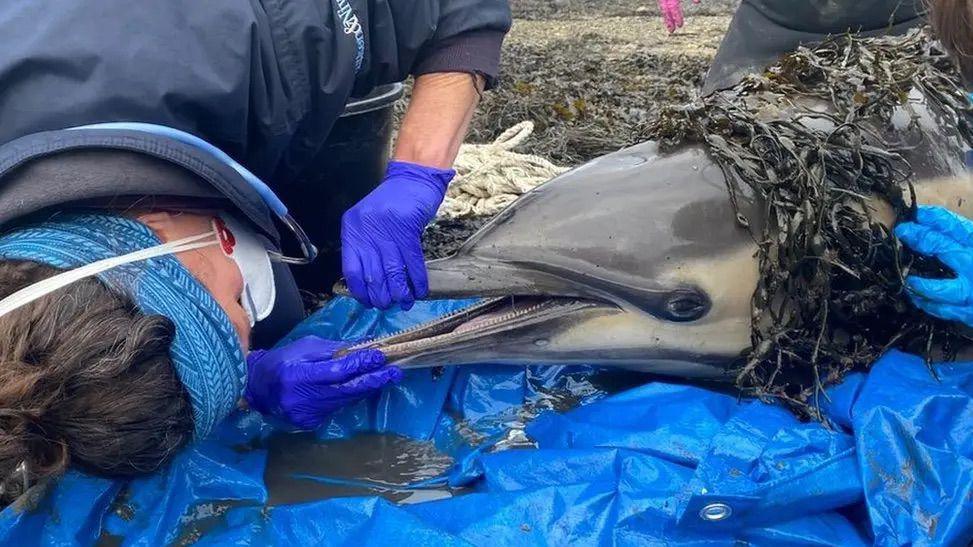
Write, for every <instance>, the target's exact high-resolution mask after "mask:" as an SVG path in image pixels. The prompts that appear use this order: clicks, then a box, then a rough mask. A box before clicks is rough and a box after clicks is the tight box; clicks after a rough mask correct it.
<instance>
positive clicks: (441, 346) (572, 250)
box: [361, 92, 973, 378]
mask: <svg viewBox="0 0 973 547" xmlns="http://www.w3.org/2000/svg"><path fill="white" fill-rule="evenodd" d="M810 106H811V107H813V106H814V105H813V104H812V105H810ZM781 115H783V114H781ZM940 118H941V117H936V116H933V115H931V111H930V110H929V108H928V107H927V104H926V103H925V101H924V99H923V96H922V94H920V93H918V92H914V93H913V94H912V95H910V100H909V101H907V102H906V103H904V104H903V105H901V106H899V107H897V111H896V113H895V115H894V116H893V118H892V123H891V124H889V125H888V126H887V127H876V128H873V129H875V131H877V132H882V133H886V134H894V136H895V137H896V138H897V139H898V140H902V142H904V143H907V144H908V146H905V147H904V149H903V151H902V152H901V153H902V155H903V156H904V157H905V159H906V160H908V161H909V162H910V164H911V165H912V168H913V172H914V173H915V175H916V176H917V177H918V178H919V179H920V182H917V184H916V188H915V190H916V197H917V199H918V201H919V202H920V203H937V204H942V205H947V206H949V207H950V208H952V209H954V210H955V211H957V212H960V213H963V214H973V205H971V204H973V200H970V199H968V196H969V195H970V194H971V193H973V179H971V177H969V176H958V177H954V178H950V179H948V180H940V181H938V182H931V179H933V178H936V177H949V176H951V175H957V174H960V173H963V171H964V167H963V163H962V159H961V158H962V152H963V150H964V147H963V145H962V141H961V139H960V138H959V137H958V136H957V134H956V129H955V128H954V127H951V126H949V125H948V124H946V125H944V122H943V120H942V119H940ZM807 123H813V124H815V126H816V127H817V126H821V127H818V129H821V130H828V129H833V128H834V126H833V125H831V126H827V124H826V123H825V122H823V121H821V120H814V119H812V120H811V121H810V122H807ZM725 180H726V179H725V176H724V173H723V170H722V169H721V168H720V167H719V165H718V164H717V163H716V162H715V161H714V160H713V159H712V158H711V156H709V155H708V154H707V153H706V152H705V151H704V149H703V148H702V147H699V146H684V147H682V148H680V149H678V150H676V151H673V152H670V153H661V152H660V151H659V149H658V146H656V144H654V143H651V142H649V143H644V144H641V145H638V146H635V147H632V148H628V149H625V150H621V151H619V152H616V153H614V154H609V155H607V156H603V157H601V158H599V159H596V160H594V161H592V162H590V163H588V164H586V165H583V166H581V167H579V168H577V169H574V170H573V171H570V172H568V173H566V174H564V175H562V176H560V177H558V178H556V179H553V180H551V181H550V182H548V183H546V184H544V185H542V186H540V187H538V188H537V189H535V190H534V191H532V192H530V193H528V194H526V195H525V196H523V197H522V198H521V199H520V200H518V201H517V202H516V203H514V204H513V205H512V206H511V207H509V208H508V209H507V210H505V211H504V212H503V213H501V214H500V215H499V216H498V217H497V218H495V219H494V220H492V221H491V222H490V223H489V224H487V225H486V226H485V227H484V228H483V229H481V230H480V231H479V232H477V233H476V234H475V235H474V236H473V237H472V238H471V239H470V240H469V241H467V242H466V243H465V244H464V245H463V247H462V248H461V249H460V250H459V251H457V253H456V254H455V255H454V256H452V257H450V258H446V259H443V260H437V261H433V262H430V263H429V283H430V289H431V291H432V294H431V296H432V297H433V298H469V297H480V298H483V299H484V300H482V301H481V302H480V303H479V304H477V305H475V306H473V307H471V308H469V309H465V310H461V311H460V312H457V313H456V314H453V315H451V316H449V317H446V318H442V319H440V320H437V321H434V322H431V323H429V324H426V325H421V326H419V327H417V328H415V329H410V330H409V331H407V332H404V333H399V334H396V335H394V336H391V337H386V338H383V339H379V340H374V341H370V342H367V343H365V344H362V345H361V346H362V347H364V346H368V347H378V348H381V349H382V350H383V351H385V352H386V354H387V355H388V356H389V358H390V360H391V361H392V362H394V363H397V364H400V365H403V366H428V365H439V364H466V363H478V362H492V363H511V364H519V363H545V362H546V363H597V364H604V365H615V366H624V367H629V368H635V369H638V370H643V371H647V372H654V373H659V374H670V375H676V376H681V377H697V378H698V377H703V378H723V377H726V375H727V370H728V369H730V368H732V367H733V365H735V364H736V363H737V362H738V361H739V360H740V359H741V356H742V355H743V353H744V352H745V351H747V350H748V349H750V347H751V339H750V332H751V317H752V313H751V299H752V297H753V294H754V291H755V290H756V288H757V281H758V264H757V256H756V255H757V246H756V244H755V243H754V241H753V239H752V236H751V230H748V229H747V228H746V227H745V226H744V223H749V224H750V228H751V229H752V230H753V233H758V234H759V233H762V226H761V224H762V222H763V218H762V217H761V215H760V210H761V208H760V207H758V206H754V205H753V203H754V201H753V200H750V199H749V197H750V196H737V198H738V199H737V204H738V210H739V213H740V217H738V216H737V212H736V210H735V209H734V207H733V204H732V203H731V200H730V199H728V192H727V188H726V184H725ZM870 207H872V209H873V212H874V213H880V214H877V216H876V217H875V218H877V219H882V220H883V221H885V222H891V221H892V219H893V216H892V215H891V212H890V210H886V209H888V208H887V206H886V205H884V204H882V203H879V202H873V204H872V205H871V206H870ZM883 211H884V212H883Z"/></svg>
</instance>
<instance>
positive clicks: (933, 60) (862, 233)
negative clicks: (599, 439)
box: [649, 29, 973, 417]
mask: <svg viewBox="0 0 973 547" xmlns="http://www.w3.org/2000/svg"><path fill="white" fill-rule="evenodd" d="M913 90H916V91H918V92H921V93H922V94H923V95H924V96H925V99H926V101H927V103H928V104H929V105H930V107H931V109H932V110H933V112H934V113H935V114H936V115H938V116H944V117H945V118H944V119H946V120H948V123H950V124H952V125H955V127H956V128H957V129H958V132H959V135H960V137H961V138H962V139H964V140H965V141H966V142H967V143H970V142H973V123H971V122H973V109H971V107H970V103H969V100H968V99H967V97H966V94H965V92H964V91H963V90H962V88H961V86H960V84H959V76H958V74H957V72H956V70H955V67H954V65H953V63H952V62H951V61H950V60H949V58H948V57H947V56H946V55H945V53H944V52H943V50H942V48H940V47H939V45H938V44H937V43H936V42H935V40H934V39H933V38H932V37H931V35H930V33H929V32H928V31H927V30H925V29H921V30H920V29H917V30H914V31H912V32H910V33H909V34H907V35H905V36H899V37H880V38H861V37H857V36H853V35H848V36H842V37H836V38H833V39H829V40H828V41H826V42H824V43H822V44H820V45H818V46H816V47H813V48H807V47H802V48H800V49H798V50H797V51H796V52H794V53H792V54H788V55H786V56H784V57H782V58H781V59H780V60H779V61H778V62H777V63H776V64H775V65H773V66H771V67H770V68H768V69H767V71H766V72H764V73H763V74H759V75H751V76H749V77H747V78H745V79H744V80H742V81H741V82H739V83H738V84H737V85H736V86H734V87H733V88H731V89H728V90H725V91H722V92H718V93H715V94H712V95H710V96H707V97H704V98H701V99H699V100H697V101H696V102H694V103H692V104H690V105H688V106H684V107H678V108H667V109H664V110H662V111H661V112H660V113H659V115H658V117H657V119H656V120H655V121H654V122H653V123H652V125H651V126H650V127H649V136H650V137H651V138H653V139H655V140H658V141H659V142H660V145H661V146H662V147H663V148H665V147H667V146H674V145H678V144H683V143H689V142H695V143H703V144H705V146H706V148H707V149H708V151H709V153H710V154H712V155H713V157H714V158H715V159H716V160H717V161H718V163H719V164H720V166H721V168H722V169H723V171H724V174H725V178H726V185H727V190H728V193H729V198H730V200H731V202H732V203H733V204H734V207H735V208H736V209H737V211H738V214H737V216H738V220H739V222H740V224H741V225H742V226H743V227H744V228H746V229H748V230H749V231H750V233H751V235H752V236H753V238H754V240H755V242H756V243H757V245H758V249H759V250H758V261H759V268H760V275H759V281H758V285H757V290H756V292H755V293H754V295H753V300H752V332H751V340H752V348H751V350H750V351H749V354H748V355H746V357H745V359H744V360H742V364H741V367H740V369H739V371H738V376H737V382H738V385H739V386H740V387H741V388H743V389H744V390H745V391H746V392H748V393H752V394H755V395H758V396H760V397H763V398H773V399H777V400H780V401H783V402H785V403H787V404H788V405H790V406H791V407H792V408H794V409H796V410H798V411H799V412H802V413H805V414H808V415H810V416H813V417H820V412H819V405H820V403H821V397H823V389H824V388H825V387H826V386H828V385H831V384H834V383H836V382H838V381H839V380H841V379H842V378H843V377H844V376H845V375H846V374H848V373H849V372H851V371H855V370H864V369H867V367H868V366H870V365H871V363H873V362H874V361H875V359H877V358H878V357H879V356H880V355H881V354H882V353H883V352H884V351H886V350H887V349H889V348H893V347H895V348H900V349H903V350H906V351H911V352H914V353H918V354H921V355H924V356H925V357H926V359H927V361H928V360H930V359H932V358H934V357H935V358H945V359H950V358H952V357H953V356H955V350H956V348H958V347H960V345H963V344H966V343H969V342H971V341H973V340H971V339H969V338H968V337H967V336H966V335H965V334H964V333H963V332H962V330H961V329H960V328H958V327H957V326H955V325H953V324H950V323H947V322H944V321H939V320H936V319H934V318H932V317H930V316H927V315H924V314H922V313H921V312H919V311H918V310H917V309H916V308H914V307H913V306H912V305H911V303H910V302H909V299H908V296H907V294H906V293H905V291H904V290H903V280H904V278H905V276H906V275H907V274H909V273H918V274H922V275H928V276H948V275H949V272H948V271H946V270H945V269H944V268H943V267H942V266H941V265H940V264H939V263H938V262H937V261H935V260H930V259H926V258H923V257H919V256H917V255H914V254H912V253H910V252H909V251H908V249H904V248H902V247H900V246H899V245H898V244H897V243H896V241H895V238H894V236H893V235H892V234H891V232H890V228H889V227H888V226H886V225H883V224H882V223H881V222H879V220H878V219H877V218H875V216H874V215H873V212H872V209H871V208H870V207H869V203H870V202H871V201H872V200H874V199H876V198H878V199H881V200H884V201H885V202H887V203H888V204H889V205H890V206H891V209H892V211H893V212H894V214H895V217H896V222H898V221H902V220H905V219H908V218H910V217H911V215H913V214H914V199H913V197H912V195H911V193H912V191H913V188H912V179H913V174H912V170H911V167H910V165H909V163H908V161H907V160H906V159H905V158H904V157H903V155H902V154H900V153H899V152H901V151H902V150H903V147H904V146H905V145H904V144H903V143H900V142H891V140H892V137H890V136H888V135H884V134H879V132H878V131H876V130H875V128H880V127H888V126H890V125H891V121H892V116H893V113H894V110H895V108H896V107H897V106H900V105H902V104H904V102H905V101H906V100H907V99H908V97H909V95H910V93H912V92H913ZM796 99H800V104H798V102H797V101H796ZM814 104H817V105H818V106H819V108H814V107H812V106H809V105H814ZM822 105H823V106H825V107H826V108H820V106H822ZM768 113H769V114H768ZM890 133H891V132H890ZM741 200H754V202H755V203H756V204H758V210H759V211H760V215H761V217H762V218H760V219H749V218H747V217H745V216H744V214H743V213H741V212H740V211H742V210H743V209H742V208H740V207H738V204H739V203H740V202H741ZM934 353H935V355H934Z"/></svg>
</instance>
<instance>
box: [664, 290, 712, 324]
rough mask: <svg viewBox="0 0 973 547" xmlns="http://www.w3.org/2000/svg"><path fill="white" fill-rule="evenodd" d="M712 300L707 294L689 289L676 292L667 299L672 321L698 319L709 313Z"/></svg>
mask: <svg viewBox="0 0 973 547" xmlns="http://www.w3.org/2000/svg"><path fill="white" fill-rule="evenodd" d="M709 308H710V302H709V298H707V297H706V295H705V294H702V293H700V292H697V291H692V290H687V291H678V292H674V293H672V294H671V295H670V296H669V299H668V300H666V312H667V315H668V316H669V317H667V319H669V320H670V321H680V322H683V321H696V320H697V319H701V318H702V317H703V316H705V315H706V314H707V313H709Z"/></svg>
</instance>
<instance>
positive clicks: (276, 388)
mask: <svg viewBox="0 0 973 547" xmlns="http://www.w3.org/2000/svg"><path fill="white" fill-rule="evenodd" d="M342 346H343V344H342V343H340V342H333V341H331V340H325V339H323V338H318V337H316V336H306V337H304V338H301V339H299V340H296V341H294V342H292V343H290V344H288V345H286V346H284V347H281V348H277V349H273V350H269V351H263V350H257V351H253V352H251V353H250V354H249V355H248V356H247V372H248V376H247V388H246V391H245V392H244V397H245V398H246V400H247V402H248V403H249V404H250V408H252V409H254V410H256V411H258V412H260V413H261V414H266V415H271V416H276V417H278V418H282V419H284V420H286V421H288V422H290V423H291V424H293V425H295V426H297V427H299V428H301V429H314V428H317V427H319V426H320V425H321V424H322V423H323V422H324V420H325V419H327V418H328V416H329V415H331V414H332V413H334V412H335V411H336V410H338V409H340V408H342V407H344V406H347V405H350V404H352V403H354V402H356V401H358V400H360V399H364V398H365V397H368V396H369V395H372V394H375V393H377V392H378V391H379V390H381V389H382V388H383V387H385V386H387V385H389V384H391V383H394V382H398V381H399V380H401V379H402V370H401V369H399V368H398V367H385V366H383V365H385V356H384V355H383V354H382V352H380V351H378V350H361V351H357V352H353V353H349V354H348V355H345V356H343V357H339V358H333V355H334V353H335V351H337V350H338V349H340V348H341V347H342Z"/></svg>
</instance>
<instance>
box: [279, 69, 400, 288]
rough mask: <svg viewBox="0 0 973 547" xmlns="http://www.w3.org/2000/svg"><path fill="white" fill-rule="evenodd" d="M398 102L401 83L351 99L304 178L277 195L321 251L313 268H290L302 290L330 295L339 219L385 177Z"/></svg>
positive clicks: (337, 260) (336, 271)
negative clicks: (393, 114) (393, 115)
mask: <svg viewBox="0 0 973 547" xmlns="http://www.w3.org/2000/svg"><path fill="white" fill-rule="evenodd" d="M400 97H402V84H392V85H387V86H381V87H379V88H376V89H375V91H373V92H372V93H371V94H369V95H367V96H365V97H362V98H357V99H353V100H352V101H351V102H350V103H348V106H347V107H345V111H344V113H343V114H342V115H341V118H339V119H338V121H337V122H335V125H334V128H333V129H332V130H331V134H330V135H329V136H328V140H327V141H326V142H325V144H324V146H323V147H322V148H321V151H320V152H319V153H318V155H317V157H316V158H315V160H314V162H313V163H312V164H311V165H310V167H309V168H308V169H307V170H306V171H304V173H305V174H304V175H302V176H300V177H298V178H297V179H296V180H295V181H293V183H292V184H288V185H287V186H286V187H285V188H283V189H281V191H279V192H278V193H279V194H280V197H281V199H283V200H284V203H286V204H287V208H288V209H289V210H290V212H291V214H292V215H294V217H295V218H296V219H297V221H298V222H300V223H301V226H302V227H303V228H304V230H305V231H306V232H307V234H308V235H309V236H310V237H311V240H312V241H314V244H315V245H317V246H318V249H319V251H320V254H319V255H318V258H317V260H315V261H314V262H313V263H312V264H309V265H307V266H292V267H291V271H293V272H294V278H295V279H296V280H297V285H298V287H300V288H301V289H303V290H306V291H311V292H314V293H324V292H329V291H330V289H331V287H332V285H334V282H335V281H337V280H338V278H339V277H340V275H341V242H340V236H341V215H342V214H343V213H344V212H345V211H346V210H347V209H348V208H350V207H351V206H352V205H354V204H355V203H357V202H358V201H359V200H361V198H363V197H365V195H367V194H368V193H369V192H371V191H372V189H374V188H375V187H376V186H378V184H379V183H380V182H381V181H382V178H383V177H384V176H385V166H386V163H387V162H388V157H389V148H390V144H391V140H392V129H393V127H392V126H393V120H392V110H393V109H392V107H393V106H394V105H395V102H396V101H397V100H398V99H399V98H400ZM285 239H286V238H285Z"/></svg>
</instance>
